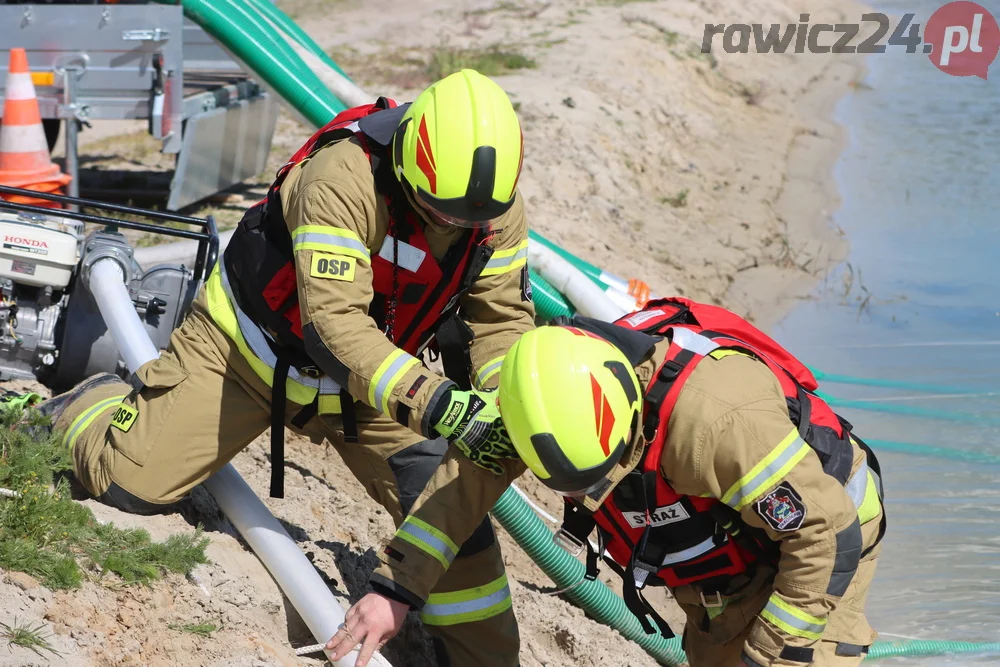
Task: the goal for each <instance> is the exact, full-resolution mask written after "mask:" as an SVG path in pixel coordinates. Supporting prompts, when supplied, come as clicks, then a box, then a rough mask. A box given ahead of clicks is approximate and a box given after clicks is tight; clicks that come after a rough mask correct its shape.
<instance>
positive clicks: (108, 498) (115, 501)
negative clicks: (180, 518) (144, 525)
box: [97, 482, 177, 516]
mask: <svg viewBox="0 0 1000 667" xmlns="http://www.w3.org/2000/svg"><path fill="white" fill-rule="evenodd" d="M97 499H98V500H99V501H100V502H102V503H104V504H105V505H110V506H111V507H114V508H116V509H120V510H121V511H123V512H128V513H129V514H140V515H143V516H149V515H151V514H163V513H165V512H169V511H170V510H171V509H172V508H173V507H175V506H176V505H177V503H168V504H165V505H164V504H158V503H151V502H149V501H148V500H143V499H142V498H139V497H137V496H134V495H132V494H131V493H129V492H128V491H126V490H125V489H123V488H122V487H120V486H118V485H117V484H116V483H114V482H111V486H109V487H108V490H107V491H105V492H104V493H102V494H101V495H99V496H98V497H97Z"/></svg>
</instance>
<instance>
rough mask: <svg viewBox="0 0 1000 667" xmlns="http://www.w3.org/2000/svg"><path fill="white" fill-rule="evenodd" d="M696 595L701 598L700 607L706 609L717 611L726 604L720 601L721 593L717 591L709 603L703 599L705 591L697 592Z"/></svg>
mask: <svg viewBox="0 0 1000 667" xmlns="http://www.w3.org/2000/svg"><path fill="white" fill-rule="evenodd" d="M698 594H699V595H700V596H701V606H703V607H705V608H706V609H718V608H719V607H722V606H724V605H725V604H726V603H725V601H724V600H723V599H722V593H720V592H719V591H715V599H714V600H712V601H711V602H709V601H708V600H706V599H705V591H699V592H698Z"/></svg>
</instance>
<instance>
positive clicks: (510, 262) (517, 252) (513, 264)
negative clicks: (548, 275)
mask: <svg viewBox="0 0 1000 667" xmlns="http://www.w3.org/2000/svg"><path fill="white" fill-rule="evenodd" d="M527 263H528V240H527V239H525V240H524V241H522V242H521V243H520V245H518V246H517V247H516V248H510V249H509V250H497V251H496V252H494V253H493V256H492V257H490V261H488V262H487V263H486V267H485V268H483V270H482V272H481V273H480V274H479V275H481V276H497V275H500V274H501V273H507V272H509V271H513V270H515V269H519V268H521V267H522V266H524V265H525V264H527Z"/></svg>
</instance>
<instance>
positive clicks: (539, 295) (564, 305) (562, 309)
mask: <svg viewBox="0 0 1000 667" xmlns="http://www.w3.org/2000/svg"><path fill="white" fill-rule="evenodd" d="M528 276H529V278H530V280H531V300H532V301H533V302H534V304H535V314H536V315H537V316H538V317H540V318H541V319H542V321H544V322H548V321H549V320H551V319H552V318H553V317H556V316H558V315H565V316H567V317H569V316H572V315H573V314H574V313H575V312H576V311H575V310H574V309H573V306H571V305H570V304H569V302H568V301H566V299H565V298H563V295H562V294H560V293H559V290H557V289H556V288H555V287H553V286H552V285H551V284H549V282H548V281H547V280H545V278H542V277H541V276H540V275H538V274H537V273H535V272H534V270H532V269H528Z"/></svg>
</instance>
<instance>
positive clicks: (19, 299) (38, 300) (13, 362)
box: [0, 186, 219, 392]
mask: <svg viewBox="0 0 1000 667" xmlns="http://www.w3.org/2000/svg"><path fill="white" fill-rule="evenodd" d="M11 195H13V196H20V197H30V198H33V199H34V200H36V201H37V200H38V199H44V200H48V201H51V202H53V203H56V204H61V205H63V206H65V207H68V208H61V209H60V208H44V207H39V206H30V205H26V204H18V203H13V202H11V201H6V200H4V199H3V197H4V196H11ZM93 209H99V210H103V211H107V212H109V213H111V214H113V215H114V214H117V215H120V216H121V217H122V218H128V219H119V218H117V217H109V216H106V215H97V214H94V213H90V212H89V211H90V210H93ZM80 211H88V212H80ZM167 223H170V225H171V226H167ZM185 227H186V228H185ZM123 229H132V230H137V231H143V232H149V233H154V234H162V235H164V236H168V237H175V238H179V239H188V240H191V241H195V242H197V252H196V254H195V260H194V263H193V266H190V267H188V266H186V265H184V264H158V265H155V266H150V267H142V266H140V265H139V263H138V262H136V260H135V259H134V257H133V254H134V249H133V246H132V245H131V244H130V243H129V241H128V239H127V238H126V236H125V235H124V234H123V233H122V230H123ZM218 253H219V236H218V232H217V230H216V227H215V222H214V221H213V219H212V218H211V216H209V217H208V218H205V219H201V218H192V217H188V216H182V215H176V214H173V213H161V212H158V211H147V210H143V209H137V208H132V207H129V206H119V205H114V204H107V203H103V202H96V201H90V200H86V199H78V198H74V197H63V196H59V195H47V194H42V193H38V192H29V191H25V190H19V189H17V188H8V187H2V186H0V381H3V380H10V379H13V378H27V379H36V380H38V381H39V382H41V383H42V384H44V385H46V386H47V387H49V388H50V389H52V390H53V391H54V392H61V391H65V390H66V389H68V388H69V387H72V386H73V385H74V384H76V383H77V382H79V381H80V380H83V379H84V378H86V377H88V376H90V375H92V374H94V373H98V372H101V371H107V372H111V373H116V374H118V375H120V376H122V377H123V378H124V377H125V374H126V369H125V362H124V360H123V359H122V358H121V356H120V354H119V352H118V347H117V345H116V344H115V341H114V339H113V338H112V336H111V333H110V332H109V331H108V328H107V326H106V325H105V323H104V319H103V318H102V317H101V314H100V312H99V311H98V308H97V303H96V302H95V301H94V296H93V294H92V293H91V291H90V286H89V281H88V277H89V270H90V267H92V266H93V265H94V264H95V263H96V262H97V261H99V260H102V259H113V260H115V261H116V262H117V263H118V264H119V265H120V266H121V269H122V275H123V280H124V282H125V285H126V287H127V288H128V292H129V295H130V296H131V297H132V303H133V304H134V305H135V309H136V312H137V313H138V314H139V317H140V319H141V320H142V323H143V325H144V326H145V328H146V331H147V332H148V333H149V336H150V338H151V339H152V341H153V344H154V345H156V347H157V349H160V350H162V349H164V348H166V346H167V343H168V341H169V339H170V334H171V332H172V331H173V330H174V329H175V328H176V327H177V326H178V325H179V324H180V323H181V321H182V320H183V319H184V317H185V315H186V314H187V311H188V309H189V307H190V305H191V301H192V300H193V299H194V296H195V294H196V293H197V291H198V289H199V288H200V287H201V285H202V284H203V283H204V281H205V279H206V278H207V277H208V273H209V272H210V271H211V269H212V267H213V266H214V265H215V262H216V260H217V258H218Z"/></svg>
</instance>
